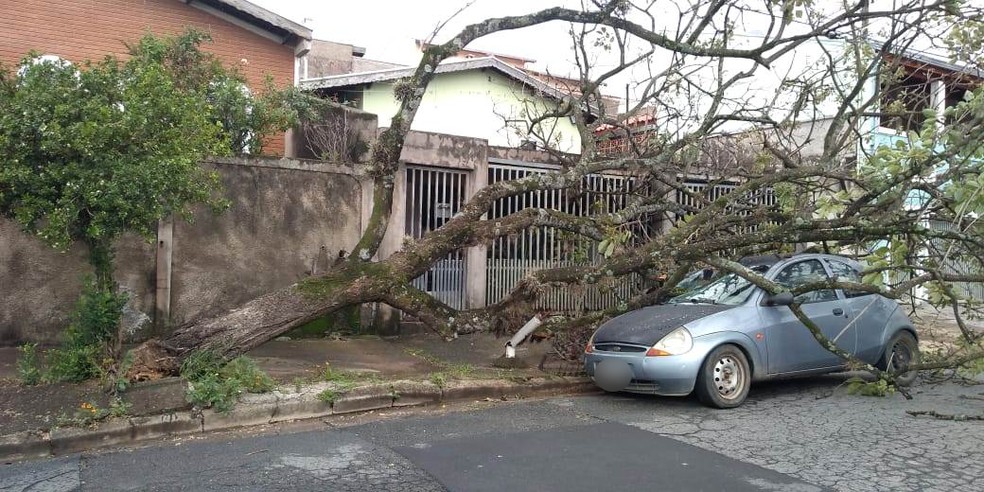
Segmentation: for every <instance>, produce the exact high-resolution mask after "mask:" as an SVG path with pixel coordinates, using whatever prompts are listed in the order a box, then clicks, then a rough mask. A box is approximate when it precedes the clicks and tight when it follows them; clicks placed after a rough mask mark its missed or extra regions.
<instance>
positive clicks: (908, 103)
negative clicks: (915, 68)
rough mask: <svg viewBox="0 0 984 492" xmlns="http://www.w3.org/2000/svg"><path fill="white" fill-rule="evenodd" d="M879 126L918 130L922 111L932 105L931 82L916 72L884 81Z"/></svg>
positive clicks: (920, 125) (900, 130)
mask: <svg viewBox="0 0 984 492" xmlns="http://www.w3.org/2000/svg"><path fill="white" fill-rule="evenodd" d="M880 104H881V126H883V127H885V128H891V129H893V130H896V131H899V132H909V131H919V128H920V127H922V124H923V121H924V120H925V117H924V116H923V111H924V110H926V109H930V108H932V107H933V97H932V83H931V81H929V80H927V79H926V78H925V77H921V76H919V75H918V74H912V73H910V74H906V75H903V76H902V77H901V78H899V79H898V80H894V81H890V82H885V83H883V84H882V91H881V100H880Z"/></svg>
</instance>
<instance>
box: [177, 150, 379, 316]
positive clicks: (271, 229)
mask: <svg viewBox="0 0 984 492" xmlns="http://www.w3.org/2000/svg"><path fill="white" fill-rule="evenodd" d="M215 168H216V169H217V170H218V171H219V172H220V173H221V175H222V182H223V184H224V185H225V187H226V196H227V197H229V198H230V199H231V200H232V207H231V208H230V209H229V210H228V211H226V212H225V213H223V214H221V215H218V216H216V215H212V214H211V213H209V212H207V211H203V212H199V213H198V214H196V217H197V218H196V220H195V222H194V223H192V224H189V223H186V222H181V221H176V222H175V224H174V245H173V256H172V258H173V259H172V282H171V289H172V290H171V302H172V307H171V315H170V322H171V324H173V325H178V324H181V323H183V322H185V321H188V320H191V319H193V318H196V317H198V316H203V315H211V314H217V313H219V312H222V311H224V310H226V309H228V308H230V307H233V306H236V305H238V304H240V303H242V302H245V301H248V300H250V299H252V298H254V297H256V296H258V295H260V294H264V293H267V292H270V291H273V290H276V289H278V288H281V287H285V286H287V285H290V284H292V283H294V282H297V281H298V280H300V279H302V278H304V277H305V276H307V275H309V274H311V273H312V271H313V272H324V271H325V269H327V267H328V264H329V262H330V261H331V260H332V259H334V258H335V257H336V256H337V254H338V251H339V250H346V251H349V250H351V248H352V246H353V245H354V244H355V242H356V241H357V240H358V238H359V233H360V225H361V224H360V222H361V219H360V203H361V201H362V192H361V186H360V184H359V181H358V180H357V178H355V177H353V176H351V175H346V174H341V173H339V172H338V171H339V170H340V168H338V167H337V166H333V165H330V164H324V163H315V162H304V161H294V160H282V161H261V162H259V163H252V162H246V161H238V160H230V161H225V162H223V163H217V164H215Z"/></svg>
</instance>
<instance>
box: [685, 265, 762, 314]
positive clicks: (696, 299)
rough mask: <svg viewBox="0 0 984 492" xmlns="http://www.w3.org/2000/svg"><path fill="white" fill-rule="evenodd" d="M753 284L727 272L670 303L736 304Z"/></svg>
mask: <svg viewBox="0 0 984 492" xmlns="http://www.w3.org/2000/svg"><path fill="white" fill-rule="evenodd" d="M754 290H755V289H754V285H753V284H752V283H751V282H749V281H748V280H745V279H744V278H742V277H740V276H738V275H736V274H734V273H729V274H727V275H725V276H723V277H721V278H719V279H717V280H715V281H713V282H711V283H709V284H707V285H704V286H700V287H697V288H695V289H692V290H689V291H687V292H685V293H683V294H681V295H679V296H677V297H674V298H673V299H670V301H669V302H670V303H671V304H685V303H693V304H725V305H728V306H736V305H738V304H741V303H743V302H745V299H748V296H749V295H751V294H752V292H753V291H754Z"/></svg>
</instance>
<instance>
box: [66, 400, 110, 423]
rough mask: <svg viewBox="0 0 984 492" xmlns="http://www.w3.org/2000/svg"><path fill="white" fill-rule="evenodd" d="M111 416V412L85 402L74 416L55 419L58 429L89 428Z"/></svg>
mask: <svg viewBox="0 0 984 492" xmlns="http://www.w3.org/2000/svg"><path fill="white" fill-rule="evenodd" d="M107 416H109V411H108V410H106V409H104V408H99V406H98V405H96V404H94V403H92V402H88V401H84V402H82V403H80V404H79V408H77V409H75V413H73V414H72V415H64V414H63V415H60V416H58V418H57V419H55V425H56V426H58V427H89V426H91V425H93V424H95V423H96V422H98V421H100V420H102V419H104V418H106V417H107Z"/></svg>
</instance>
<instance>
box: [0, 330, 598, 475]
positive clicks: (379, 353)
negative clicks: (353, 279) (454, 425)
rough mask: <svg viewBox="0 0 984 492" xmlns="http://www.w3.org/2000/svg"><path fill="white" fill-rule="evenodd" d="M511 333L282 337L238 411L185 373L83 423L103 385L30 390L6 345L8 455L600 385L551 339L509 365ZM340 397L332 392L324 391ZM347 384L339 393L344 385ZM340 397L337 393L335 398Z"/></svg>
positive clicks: (0, 384) (0, 414)
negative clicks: (207, 400)
mask: <svg viewBox="0 0 984 492" xmlns="http://www.w3.org/2000/svg"><path fill="white" fill-rule="evenodd" d="M504 343H505V339H503V338H498V339H497V338H495V337H493V336H491V335H489V334H474V335H468V336H462V337H460V338H458V339H456V340H453V341H450V342H447V341H444V340H443V339H441V338H440V337H438V336H436V335H432V334H429V333H422V334H415V335H408V336H401V337H393V338H385V339H384V338H379V337H354V338H349V339H341V340H329V339H301V340H285V339H280V340H275V341H271V342H269V343H267V344H265V345H263V346H262V347H259V348H258V349H256V350H254V351H253V352H251V353H249V354H248V355H249V357H251V358H252V359H253V360H255V361H256V362H257V364H258V365H259V366H260V367H261V368H262V369H263V370H264V371H266V372H267V373H268V374H269V375H270V376H271V377H273V378H274V379H275V380H276V381H277V382H278V383H279V385H278V387H277V388H276V389H275V390H274V391H273V392H271V393H265V394H246V395H242V397H241V399H240V403H239V404H238V405H237V406H236V408H235V409H233V411H232V412H230V413H228V414H217V413H214V412H210V411H205V412H201V413H195V414H192V413H191V412H190V411H189V410H190V405H189V404H188V403H187V400H186V399H185V391H186V386H187V385H186V383H185V382H184V381H183V380H181V379H179V378H171V379H167V380H162V381H154V382H147V383H138V384H135V385H133V386H131V388H130V389H128V390H127V391H126V392H125V394H124V396H123V397H124V399H125V400H126V401H128V402H130V403H131V404H132V407H131V408H130V410H129V416H128V417H127V418H122V419H110V420H107V421H103V422H100V423H97V424H94V425H90V426H87V427H83V428H79V427H76V426H73V425H71V424H70V423H69V422H70V420H71V417H72V416H74V415H76V414H77V413H78V412H79V410H80V408H81V407H82V406H84V405H92V406H94V407H97V408H108V406H109V404H110V402H109V397H108V395H106V393H105V392H104V391H103V390H102V388H100V386H99V383H98V382H95V381H91V382H86V383H82V384H51V385H37V386H23V385H21V384H20V383H19V381H18V380H17V372H16V360H17V356H18V353H19V352H18V350H17V349H16V348H0V458H4V459H17V458H25V457H31V456H46V455H50V454H61V453H64V452H68V451H75V450H80V449H86V448H89V447H98V446H106V445H115V444H125V443H128V442H135V441H138V440H142V439H150V438H155V437H160V436H163V435H172V434H183V433H192V432H204V431H209V430H216V429H220V428H229V427H237V426H244V425H257V424H263V423H271V422H278V421H286V420H295V419H302V418H314V417H321V416H326V415H331V414H337V413H349V412H358V411H368V410H374V409H381V408H387V407H393V406H410V405H423V404H432V403H437V402H441V401H449V400H456V399H478V400H481V399H485V398H505V397H524V396H533V395H546V394H559V393H567V392H583V391H590V390H593V386H592V385H591V384H590V383H588V382H587V381H586V380H585V379H584V378H580V377H561V376H558V375H559V374H571V373H573V372H575V371H576V369H577V367H576V366H577V364H569V363H566V362H563V361H560V360H557V359H556V358H548V359H547V360H548V367H549V369H550V370H548V371H546V372H545V371H540V370H539V369H538V368H537V365H538V364H539V362H540V361H541V359H542V358H543V355H544V354H545V353H546V352H547V351H548V350H549V344H533V345H527V346H524V347H520V349H519V350H518V351H517V352H518V353H517V358H518V360H519V361H520V365H521V366H525V367H515V364H514V365H513V366H514V367H511V368H504V367H501V366H503V364H502V362H503V361H502V360H501V355H502V352H503V344H504ZM326 367H329V368H330V371H331V373H332V374H333V375H343V376H344V378H345V379H346V381H345V386H344V388H343V389H341V390H338V387H339V386H338V384H336V383H335V382H332V381H328V380H326V378H325V372H326ZM326 390H328V391H330V394H331V395H332V396H331V398H326V397H325V395H324V392H325V391H326ZM336 390H337V391H336ZM335 393H337V396H335Z"/></svg>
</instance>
